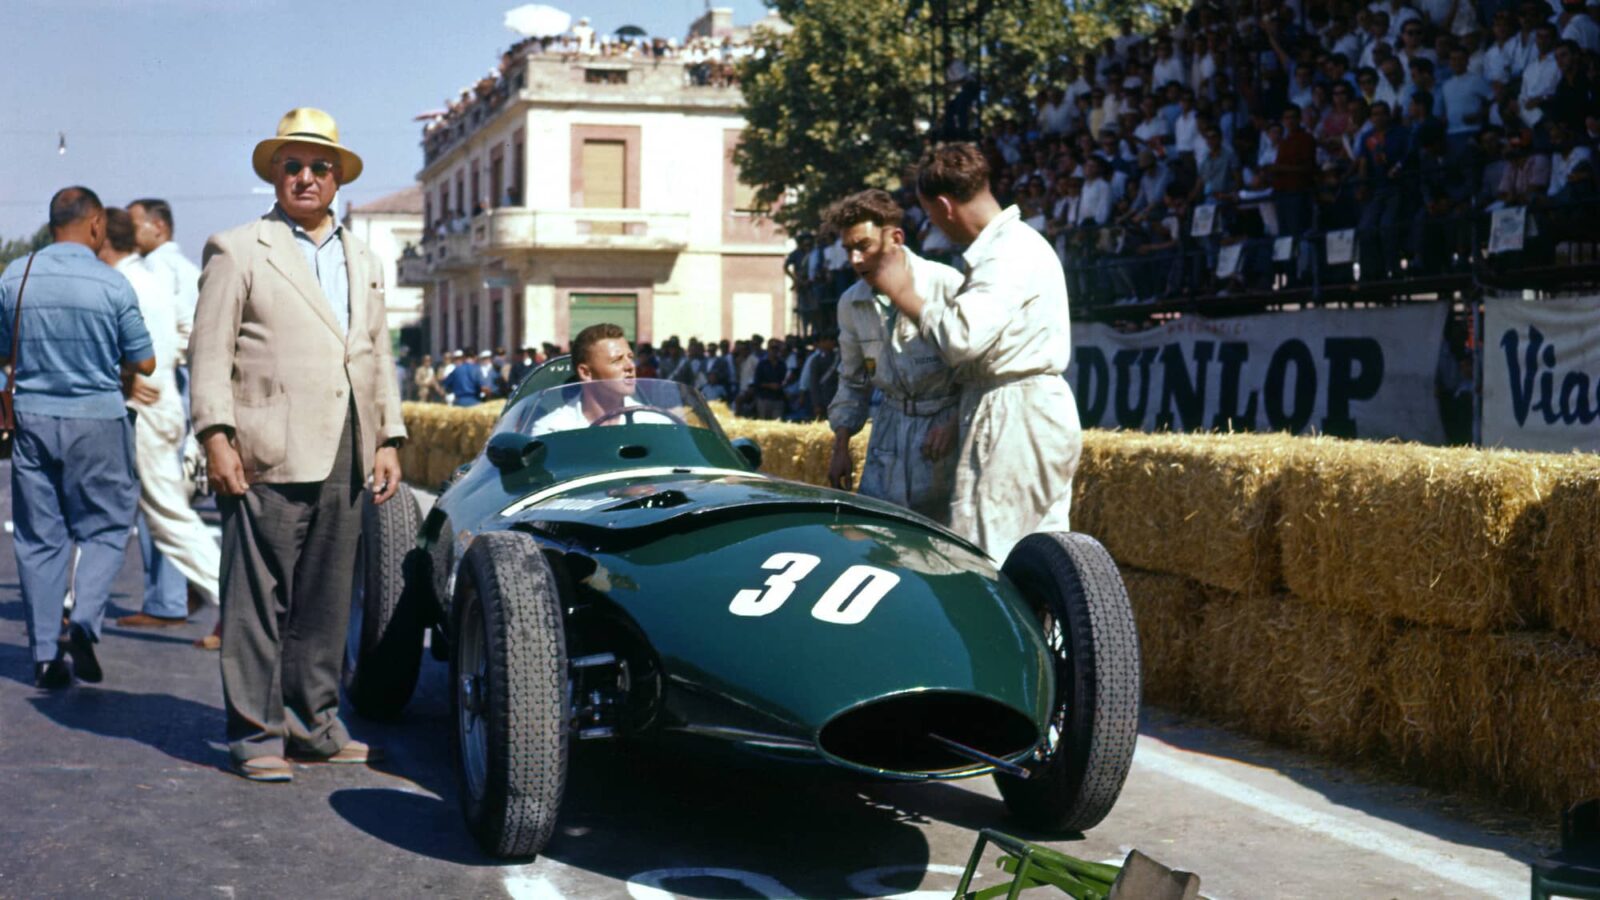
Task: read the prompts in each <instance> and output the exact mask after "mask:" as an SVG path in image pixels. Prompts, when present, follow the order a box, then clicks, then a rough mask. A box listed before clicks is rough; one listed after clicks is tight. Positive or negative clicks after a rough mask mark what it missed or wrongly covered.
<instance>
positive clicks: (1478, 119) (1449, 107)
mask: <svg viewBox="0 0 1600 900" xmlns="http://www.w3.org/2000/svg"><path fill="white" fill-rule="evenodd" d="M1468 62H1469V60H1468V56H1467V50H1466V48H1465V47H1457V48H1455V49H1454V50H1452V51H1450V79H1449V80H1448V81H1446V82H1445V83H1444V84H1443V85H1441V86H1440V88H1439V98H1440V100H1441V101H1442V102H1443V105H1444V120H1445V127H1446V132H1445V145H1446V147H1447V149H1448V151H1449V152H1448V155H1449V157H1450V158H1451V159H1452V160H1455V159H1460V158H1461V156H1462V153H1463V152H1464V151H1465V150H1466V148H1467V147H1468V146H1469V145H1470V144H1472V143H1473V142H1474V138H1475V135H1476V134H1477V132H1478V129H1479V128H1481V127H1483V123H1484V121H1485V120H1486V117H1485V112H1486V111H1487V109H1488V106H1489V101H1490V99H1492V98H1493V97H1494V91H1493V89H1492V88H1491V87H1490V86H1489V80H1488V79H1487V78H1484V77H1483V76H1482V75H1479V74H1477V73H1476V72H1472V71H1470V70H1469V69H1468Z"/></svg>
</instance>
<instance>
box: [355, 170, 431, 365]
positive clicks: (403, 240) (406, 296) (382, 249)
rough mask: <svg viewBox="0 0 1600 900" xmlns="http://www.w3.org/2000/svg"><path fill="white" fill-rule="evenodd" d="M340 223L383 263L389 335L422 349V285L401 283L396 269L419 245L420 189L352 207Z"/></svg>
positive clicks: (398, 192) (400, 192) (417, 351)
mask: <svg viewBox="0 0 1600 900" xmlns="http://www.w3.org/2000/svg"><path fill="white" fill-rule="evenodd" d="M344 226H345V227H346V228H348V229H350V231H351V232H352V233H354V234H355V236H356V237H359V238H361V240H363V241H365V242H366V244H367V246H368V247H371V248H372V252H373V254H374V255H376V256H377V257H378V259H379V260H380V261H382V263H383V284H384V287H385V289H386V290H385V299H384V305H385V306H387V307H388V309H389V334H390V335H391V336H393V337H394V338H395V339H396V340H398V341H399V343H400V345H401V346H404V347H408V348H409V349H410V350H411V352H413V353H417V354H421V353H423V352H425V348H424V347H423V345H422V341H423V340H424V336H423V334H422V327H421V325H422V288H421V287H420V286H418V285H415V284H402V283H401V281H400V272H399V267H400V264H401V262H402V257H403V256H404V255H405V253H406V248H408V247H411V248H418V247H420V246H421V244H422V189H421V188H420V187H416V186H412V187H408V188H406V189H405V190H403V191H397V192H395V193H393V194H390V195H388V196H386V197H379V198H378V199H376V200H373V201H372V202H371V203H362V204H360V205H358V206H352V207H350V210H349V212H347V213H345V217H344ZM412 252H413V253H415V252H416V250H415V249H413V251H412Z"/></svg>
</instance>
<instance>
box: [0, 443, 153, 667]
mask: <svg viewBox="0 0 1600 900" xmlns="http://www.w3.org/2000/svg"><path fill="white" fill-rule="evenodd" d="M138 503H139V482H138V479H137V478H136V477H135V476H134V470H133V422H131V421H130V420H129V419H127V418H126V417H123V418H117V419H63V418H57V417H55V416H41V415H35V414H31V413H23V412H18V413H17V437H16V447H15V450H14V451H13V455H12V460H11V511H12V520H13V522H14V534H13V541H12V544H13V547H14V549H15V550H16V554H17V573H18V575H19V576H20V578H21V581H22V600H23V603H25V604H26V605H27V607H28V646H29V647H30V648H31V649H32V650H33V659H34V661H35V662H46V661H48V660H52V659H55V658H56V654H57V652H58V651H57V646H56V638H57V636H58V635H60V633H61V608H62V603H63V601H65V600H66V596H67V581H68V578H69V577H70V576H71V574H72V548H73V546H74V545H76V546H77V548H78V550H79V551H80V554H79V557H78V569H77V577H76V579H75V580H74V581H73V596H74V598H75V602H74V603H73V606H72V623H73V624H74V625H79V626H82V627H83V629H84V630H85V631H86V632H88V633H89V635H90V636H91V637H92V638H93V639H94V640H96V641H98V640H99V639H100V623H101V621H102V620H103V619H104V618H105V611H106V604H107V602H109V601H110V599H111V583H112V582H113V581H114V580H115V579H116V577H117V572H118V571H119V570H120V569H121V568H122V556H123V553H124V552H126V550H127V546H128V530H129V529H130V528H131V527H132V525H133V516H134V511H135V510H136V509H137V508H138Z"/></svg>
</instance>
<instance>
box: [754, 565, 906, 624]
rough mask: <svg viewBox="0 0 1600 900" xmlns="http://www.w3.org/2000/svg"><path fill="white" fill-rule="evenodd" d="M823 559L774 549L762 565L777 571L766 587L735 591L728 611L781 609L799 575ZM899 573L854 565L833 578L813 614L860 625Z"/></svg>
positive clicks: (761, 613)
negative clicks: (776, 551) (779, 551)
mask: <svg viewBox="0 0 1600 900" xmlns="http://www.w3.org/2000/svg"><path fill="white" fill-rule="evenodd" d="M820 562H822V560H821V559H820V558H818V557H815V556H812V555H811V554H809V553H774V554H772V556H770V557H768V558H767V561H766V562H764V563H762V564H761V568H763V569H768V570H771V571H775V572H776V573H777V574H775V575H771V576H768V578H767V586H766V587H765V588H745V589H744V590H742V591H740V592H739V593H737V594H734V595H733V602H732V603H730V604H728V612H731V613H733V614H734V615H736V616H765V615H768V614H770V613H775V612H777V611H778V607H780V606H782V605H783V603H784V601H785V600H788V599H789V595H790V594H793V593H794V589H795V587H796V586H798V585H799V583H800V579H802V578H804V577H806V576H807V575H810V574H811V570H812V569H815V568H816V567H817V564H818V563H820ZM899 583H900V576H899V575H896V574H894V573H893V572H885V571H884V570H882V569H877V568H873V567H872V566H851V567H850V568H848V569H845V570H844V574H843V575H840V576H839V577H838V578H836V579H834V582H833V584H831V585H829V586H828V589H827V590H826V591H825V592H823V594H822V599H820V600H818V601H817V605H816V606H814V607H812V608H811V615H812V616H813V617H814V618H817V619H821V620H822V621H824V622H832V623H833V624H835V625H859V624H860V623H861V622H862V621H863V620H865V619H866V617H867V616H868V615H870V614H871V613H872V610H873V608H874V607H876V606H877V605H878V601H879V600H882V599H883V598H884V595H886V594H888V593H889V591H890V590H891V589H893V588H894V586H895V585H897V584H899Z"/></svg>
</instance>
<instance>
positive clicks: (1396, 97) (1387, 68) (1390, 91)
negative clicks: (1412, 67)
mask: <svg viewBox="0 0 1600 900" xmlns="http://www.w3.org/2000/svg"><path fill="white" fill-rule="evenodd" d="M1378 71H1379V72H1381V73H1382V74H1383V77H1381V78H1379V79H1378V91H1377V93H1376V94H1375V95H1374V97H1373V102H1374V103H1387V104H1389V108H1390V109H1404V108H1405V94H1406V86H1407V85H1406V76H1405V69H1404V68H1403V67H1401V65H1400V60H1399V59H1398V58H1397V57H1393V56H1391V57H1389V58H1388V59H1386V60H1384V61H1383V65H1382V66H1380V67H1379V68H1378Z"/></svg>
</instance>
